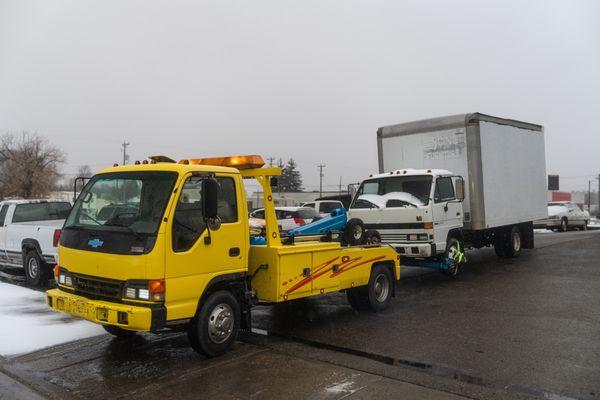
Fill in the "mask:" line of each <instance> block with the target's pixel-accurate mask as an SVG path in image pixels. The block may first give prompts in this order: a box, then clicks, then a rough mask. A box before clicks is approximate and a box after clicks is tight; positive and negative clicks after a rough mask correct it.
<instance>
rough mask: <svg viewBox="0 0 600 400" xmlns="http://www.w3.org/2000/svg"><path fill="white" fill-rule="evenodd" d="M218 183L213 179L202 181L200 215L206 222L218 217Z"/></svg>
mask: <svg viewBox="0 0 600 400" xmlns="http://www.w3.org/2000/svg"><path fill="white" fill-rule="evenodd" d="M218 196H219V183H218V182H217V180H216V179H215V178H206V179H204V180H202V215H204V218H206V219H207V220H209V219H216V218H218V217H219V205H218Z"/></svg>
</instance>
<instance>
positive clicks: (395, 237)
mask: <svg viewBox="0 0 600 400" xmlns="http://www.w3.org/2000/svg"><path fill="white" fill-rule="evenodd" d="M380 235H381V240H383V241H384V242H406V241H408V235H401V234H394V233H387V234H386V233H380Z"/></svg>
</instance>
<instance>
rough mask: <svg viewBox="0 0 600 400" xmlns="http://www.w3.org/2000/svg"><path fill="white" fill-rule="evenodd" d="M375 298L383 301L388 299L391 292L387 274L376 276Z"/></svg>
mask: <svg viewBox="0 0 600 400" xmlns="http://www.w3.org/2000/svg"><path fill="white" fill-rule="evenodd" d="M374 291H375V299H376V300H377V301H378V302H380V303H382V302H384V301H385V299H387V297H388V293H389V292H390V281H389V280H388V279H387V277H386V276H385V274H379V275H377V278H375V287H374Z"/></svg>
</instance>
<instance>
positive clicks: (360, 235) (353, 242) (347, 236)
mask: <svg viewBox="0 0 600 400" xmlns="http://www.w3.org/2000/svg"><path fill="white" fill-rule="evenodd" d="M364 238H365V225H364V224H363V222H362V221H361V220H360V219H358V218H352V219H351V220H350V221H348V222H347V223H346V227H345V228H344V240H345V241H346V243H348V244H349V245H350V246H358V245H359V244H362V243H363V240H364Z"/></svg>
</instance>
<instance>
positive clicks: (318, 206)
mask: <svg viewBox="0 0 600 400" xmlns="http://www.w3.org/2000/svg"><path fill="white" fill-rule="evenodd" d="M302 207H309V208H312V209H314V210H316V211H317V212H318V213H319V214H320V215H321V217H326V216H328V215H330V214H331V212H332V211H333V210H335V209H338V208H344V204H342V202H341V201H339V200H315V201H311V202H310V203H304V204H302Z"/></svg>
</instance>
